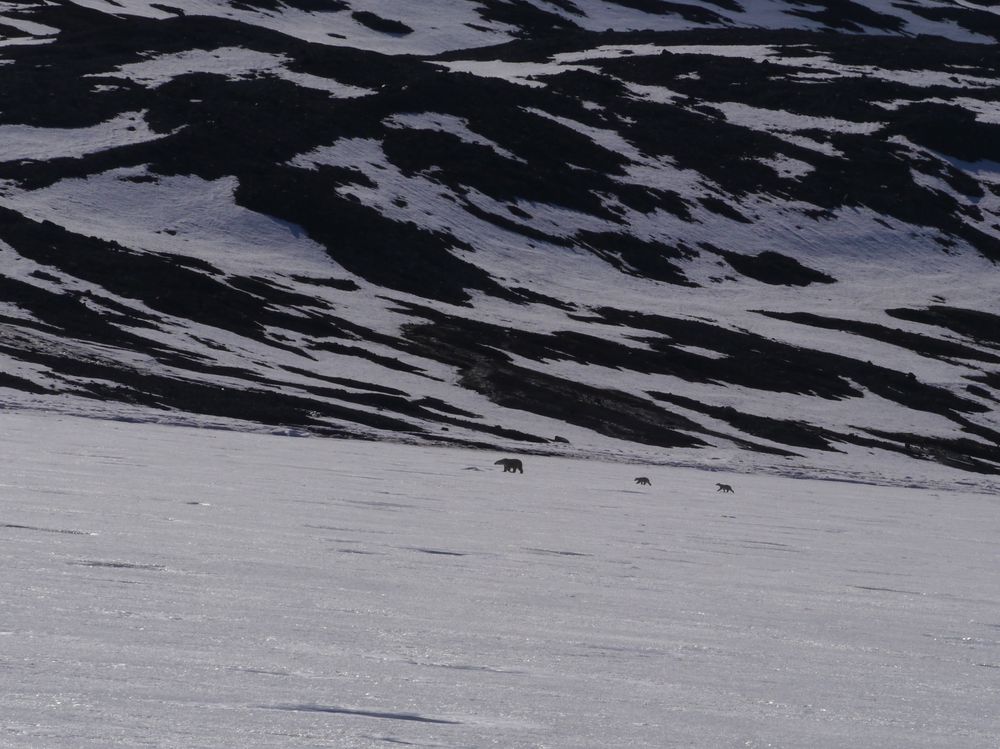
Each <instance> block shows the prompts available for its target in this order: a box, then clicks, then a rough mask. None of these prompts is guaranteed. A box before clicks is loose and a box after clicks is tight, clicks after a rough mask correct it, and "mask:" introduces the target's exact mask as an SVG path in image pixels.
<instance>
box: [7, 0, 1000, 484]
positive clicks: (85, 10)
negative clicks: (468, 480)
mask: <svg viewBox="0 0 1000 749" xmlns="http://www.w3.org/2000/svg"><path fill="white" fill-rule="evenodd" d="M998 39H1000V15H998V14H997V12H996V10H995V9H991V8H990V7H989V6H988V4H986V3H978V4H977V3H973V2H963V3H954V2H892V3H890V2H870V3H855V2H851V1H850V0H817V1H816V2H801V1H799V0H787V1H783V0H761V2H749V1H748V0H744V1H743V2H737V1H736V0H703V1H701V2H696V1H694V0H692V1H690V2H683V3H682V2H667V1H666V0H614V1H613V0H603V1H599V0H594V1H593V2H588V1H587V0H550V1H549V2H545V1H543V0H466V1H464V2H460V1H458V0H421V2H419V3H416V2H415V3H394V2H388V1H387V0H384V1H383V2H378V1H377V0H369V1H368V2H360V1H357V2H353V1H352V2H348V1H347V0H287V2H280V1H278V0H241V1H239V2H237V1H236V0H233V2H224V0H191V1H190V2H184V3H176V4H172V3H171V2H170V0H167V1H166V2H162V3H158V2H145V1H144V0H119V1H117V2H113V1H112V0H80V1H79V2H69V1H68V0H59V1H58V2H46V1H44V0H38V1H37V2H8V3H4V4H3V5H2V6H0V102H2V104H0V398H2V402H3V403H4V404H5V405H6V406H7V407H19V408H23V407H29V408H51V409H59V410H65V411H73V412H77V413H96V414H99V415H104V416H110V417H118V418H121V417H128V418H142V419H157V420H163V421H170V420H186V421H194V422H195V423H205V424H216V423H227V424H234V423H242V424H243V425H244V426H246V427H254V426H256V427H261V426H263V427H269V428H281V429H293V430H302V431H304V432H310V433H317V434H329V435H336V436H359V437H365V438H373V439H394V440H398V439H406V440H413V441H423V442H441V443H457V444H465V445H481V446H490V447H503V448H505V449H513V450H521V451H553V452H558V451H576V452H585V453H593V454H614V455H618V456H626V457H627V456H629V455H640V454H641V455H644V456H646V457H649V456H659V457H661V458H662V459H663V460H669V459H670V456H671V455H679V454H684V455H705V456H707V455H712V454H714V453H716V452H717V451H721V450H725V451H728V452H729V454H732V453H733V451H735V452H736V453H740V454H747V455H759V456H770V457H771V458H772V459H789V460H791V461H793V462H794V461H795V460H797V459H799V458H800V457H808V458H809V459H811V460H816V459H822V457H823V456H824V455H836V454H847V455H850V454H852V453H856V452H859V451H860V452H865V453H869V452H875V453H876V454H879V453H880V452H881V451H890V452H893V453H897V454H899V455H904V456H910V457H912V458H913V459H915V460H935V461H939V462H942V463H946V464H948V465H952V466H956V467H959V468H963V469H968V470H973V471H980V472H989V473H997V472H1000V418H998V417H997V406H998V399H1000V366H998V365H1000V295H998V293H997V292H998V290H1000V276H998V273H997V266H996V263H997V262H998V261H1000V58H998V57H997V55H996V46H995V45H996V43H997V41H998ZM232 420H237V421H236V422H234V421H232Z"/></svg>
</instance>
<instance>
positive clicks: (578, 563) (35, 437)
mask: <svg viewBox="0 0 1000 749" xmlns="http://www.w3.org/2000/svg"><path fill="white" fill-rule="evenodd" d="M0 434H2V438H3V448H4V449H3V463H4V465H3V472H2V477H3V478H2V480H0V485H2V489H3V491H2V494H0V498H2V499H0V537H2V540H3V544H2V546H0V549H2V551H0V555H2V562H3V565H2V573H0V575H2V580H3V585H2V588H0V600H2V603H3V608H2V611H3V615H2V618H0V642H2V644H3V651H2V652H3V655H2V660H0V664H2V669H3V672H4V677H5V678H4V686H5V688H4V689H3V690H2V691H0V715H3V718H4V720H3V730H2V731H0V746H2V747H10V748H15V747H30V748H31V749H36V748H38V747H45V748H46V749H61V748H65V749H85V748H87V747H102V748H103V747H109V746H120V747H140V746H156V747H161V748H163V749H169V748H174V747H176V748H178V749H179V748H183V749H197V748H202V747H204V748H206V749H208V748H211V749H217V748H218V747H320V746H322V747H334V746H336V747H356V748H359V749H363V748H366V747H385V746H419V747H487V746H498V747H549V748H551V749H555V748H566V749H608V748H610V747H630V748H635V747H651V748H656V749H664V748H666V747H704V748H706V749H716V748H718V747H813V748H816V749H825V748H829V749H833V748H835V747H836V748H839V747H876V746H877V747H886V748H893V747H899V748H900V749H919V748H921V747H935V748H937V747H963V748H966V749H974V748H982V749H986V748H987V747H995V746H996V741H997V736H998V735H1000V718H998V717H997V712H996V704H997V699H998V697H1000V684H998V682H997V678H996V677H997V673H998V671H997V669H998V668H1000V591H998V589H997V587H996V584H995V580H996V576H995V570H996V568H997V564H998V562H1000V551H998V547H997V545H996V534H997V530H998V526H997V515H998V500H997V495H996V490H997V487H996V486H994V485H991V484H989V483H986V482H984V481H982V480H970V479H968V478H967V477H962V478H959V474H957V473H955V472H951V471H949V470H948V469H944V468H941V467H933V466H932V467H929V468H928V469H927V470H928V471H931V472H932V474H931V475H929V476H928V477H927V480H926V481H914V482H911V483H910V484H909V485H905V484H896V485H887V484H886V483H885V482H883V481H882V480H881V477H880V475H879V474H878V473H877V472H874V471H873V472H871V473H869V474H868V475H865V476H861V477H859V480H857V481H852V482H842V481H841V482H834V481H822V480H817V479H815V478H809V477H807V478H798V479H794V478H791V477H788V476H781V475H777V474H763V473H760V472H740V473H737V472H734V471H733V470H731V469H732V466H729V467H728V468H729V469H730V470H725V469H722V470H717V471H714V472H708V471H704V470H693V469H690V468H682V467H677V466H670V465H662V464H661V465H650V464H645V465H642V464H638V465H635V464H633V465H630V464H626V463H614V462H602V461H598V460H584V459H579V458H565V457H563V458H557V457H541V456H522V457H523V459H524V465H525V471H524V473H523V474H505V473H503V472H502V471H501V470H500V467H499V466H495V465H494V460H496V459H498V458H500V457H504V454H503V453H493V452H482V451H471V450H464V449H441V448H429V447H417V446H408V445H398V444H390V443H375V442H362V441H339V440H324V439H318V438H296V437H292V436H281V435H270V434H251V433H245V432H234V431H224V430H208V429H202V430H198V429H191V428H187V427H177V426H166V425H157V424H134V423H125V422H111V421H94V420H86V419H79V418H70V417H66V416H60V415H57V414H32V413H13V412H2V413H0ZM637 476H647V477H648V478H649V479H650V481H651V486H648V487H645V486H639V485H637V484H635V483H634V481H633V479H634V478H635V477H637ZM716 482H724V483H728V484H731V485H732V486H733V487H734V489H735V492H734V493H733V494H720V493H718V492H717V491H716Z"/></svg>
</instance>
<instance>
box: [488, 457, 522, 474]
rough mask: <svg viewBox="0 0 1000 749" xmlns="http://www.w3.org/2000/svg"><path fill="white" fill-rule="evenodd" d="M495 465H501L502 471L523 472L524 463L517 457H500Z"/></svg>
mask: <svg viewBox="0 0 1000 749" xmlns="http://www.w3.org/2000/svg"><path fill="white" fill-rule="evenodd" d="M493 465H495V466H503V472H504V473H524V465H523V464H522V463H521V461H520V460H518V459H517V458H500V460H498V461H497V462H496V463H494V464H493Z"/></svg>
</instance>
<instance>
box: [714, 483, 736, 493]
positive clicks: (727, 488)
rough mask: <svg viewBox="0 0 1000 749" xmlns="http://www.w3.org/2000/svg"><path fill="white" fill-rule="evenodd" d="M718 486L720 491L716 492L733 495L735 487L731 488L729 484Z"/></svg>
mask: <svg viewBox="0 0 1000 749" xmlns="http://www.w3.org/2000/svg"><path fill="white" fill-rule="evenodd" d="M716 486H717V487H719V488H718V489H716V490H715V491H717V492H726V493H727V494H732V493H733V487H731V486H730V485H729V484H716Z"/></svg>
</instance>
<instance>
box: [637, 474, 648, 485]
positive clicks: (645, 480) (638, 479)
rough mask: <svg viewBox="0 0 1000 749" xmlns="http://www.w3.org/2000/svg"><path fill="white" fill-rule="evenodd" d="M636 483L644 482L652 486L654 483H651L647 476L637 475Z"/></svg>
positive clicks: (643, 483)
mask: <svg viewBox="0 0 1000 749" xmlns="http://www.w3.org/2000/svg"><path fill="white" fill-rule="evenodd" d="M635 483H637V484H642V485H643V486H652V484H650V483H649V479H647V478H646V477H645V476H637V477H636V479H635Z"/></svg>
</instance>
